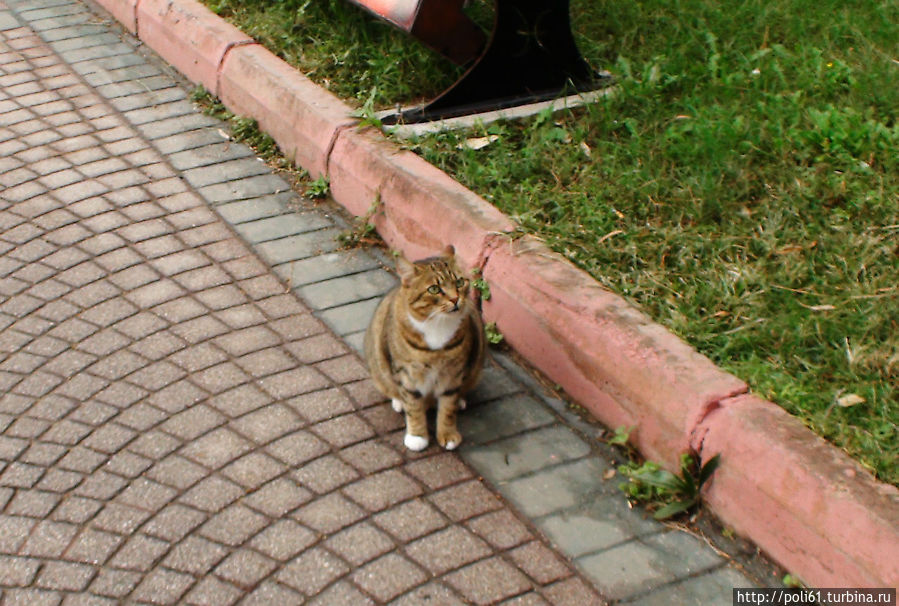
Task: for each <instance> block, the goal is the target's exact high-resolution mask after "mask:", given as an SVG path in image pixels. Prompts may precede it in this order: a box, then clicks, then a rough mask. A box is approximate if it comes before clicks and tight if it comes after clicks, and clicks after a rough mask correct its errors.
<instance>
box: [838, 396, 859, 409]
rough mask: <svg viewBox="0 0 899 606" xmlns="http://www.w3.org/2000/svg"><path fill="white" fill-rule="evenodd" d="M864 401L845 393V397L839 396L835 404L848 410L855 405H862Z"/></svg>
mask: <svg viewBox="0 0 899 606" xmlns="http://www.w3.org/2000/svg"><path fill="white" fill-rule="evenodd" d="M865 402H866V400H865V399H864V398H863V397H861V396H859V395H856V394H854V393H847V394H846V395H845V396H840V397H839V398H837V404H839V405H840V406H842V407H843V408H849V407H850V406H855V405H856V404H864V403H865Z"/></svg>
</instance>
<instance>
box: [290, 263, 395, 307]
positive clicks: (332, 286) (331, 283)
mask: <svg viewBox="0 0 899 606" xmlns="http://www.w3.org/2000/svg"><path fill="white" fill-rule="evenodd" d="M395 285H396V278H394V276H393V274H391V273H390V272H388V271H386V270H383V269H372V270H369V271H366V272H363V273H359V274H353V275H350V276H342V277H339V278H334V279H331V280H326V281H324V282H317V283H315V284H309V285H307V286H303V287H300V288H298V289H296V290H297V294H299V295H300V296H301V297H303V299H304V300H305V301H307V302H308V303H309V305H310V306H311V307H312V308H313V309H316V310H321V309H328V308H330V307H337V306H338V305H346V304H347V303H353V302H355V301H362V300H365V299H371V298H372V297H380V296H382V295H384V294H386V293H387V292H388V291H390V290H391V289H392V288H393V287H394V286H395Z"/></svg>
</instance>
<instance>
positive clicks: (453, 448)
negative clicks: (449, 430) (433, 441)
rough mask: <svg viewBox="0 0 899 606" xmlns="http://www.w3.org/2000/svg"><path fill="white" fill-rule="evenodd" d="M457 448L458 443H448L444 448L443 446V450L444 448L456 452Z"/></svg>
mask: <svg viewBox="0 0 899 606" xmlns="http://www.w3.org/2000/svg"><path fill="white" fill-rule="evenodd" d="M458 446H459V442H453V441H449V442H447V443H446V446H444V448H446V449H447V450H456V448H457V447H458Z"/></svg>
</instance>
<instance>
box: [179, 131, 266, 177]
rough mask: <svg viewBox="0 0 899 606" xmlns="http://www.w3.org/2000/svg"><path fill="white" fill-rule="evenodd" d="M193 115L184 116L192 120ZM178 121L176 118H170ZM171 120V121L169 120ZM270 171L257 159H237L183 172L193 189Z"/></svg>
mask: <svg viewBox="0 0 899 606" xmlns="http://www.w3.org/2000/svg"><path fill="white" fill-rule="evenodd" d="M194 115H195V114H191V115H190V116H186V117H185V118H187V117H190V118H192V117H193V116H194ZM172 119H178V118H172ZM170 120H171V119H170ZM270 172H271V171H270V169H269V168H268V166H266V165H265V163H263V162H261V161H259V160H258V159H257V158H239V159H237V160H230V161H227V162H216V163H215V164H210V165H208V166H199V167H197V168H191V169H188V170H185V171H183V175H184V178H185V179H186V180H187V182H188V183H190V184H191V185H192V186H193V187H197V188H200V187H205V186H207V185H215V184H217V183H227V182H229V181H237V180H239V179H243V178H245V177H255V176H258V175H268V174H269V173H270Z"/></svg>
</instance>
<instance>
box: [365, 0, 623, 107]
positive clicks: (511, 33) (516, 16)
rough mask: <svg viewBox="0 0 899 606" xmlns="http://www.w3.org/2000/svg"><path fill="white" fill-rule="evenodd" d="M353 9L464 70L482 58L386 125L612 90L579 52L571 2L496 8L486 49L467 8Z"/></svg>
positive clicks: (436, 3)
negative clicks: (404, 33)
mask: <svg viewBox="0 0 899 606" xmlns="http://www.w3.org/2000/svg"><path fill="white" fill-rule="evenodd" d="M350 1H351V2H354V3H355V4H358V5H360V6H362V7H364V8H366V9H368V10H370V11H371V12H373V13H375V14H376V15H379V16H380V17H382V18H383V19H385V20H387V21H389V22H390V23H393V24H394V25H396V26H397V27H399V28H401V29H404V30H406V31H408V32H409V33H410V34H412V35H413V36H416V37H417V38H419V39H420V40H422V42H424V43H425V44H427V45H428V46H430V47H432V48H434V49H436V50H438V51H439V52H441V53H442V54H444V55H445V56H447V57H449V58H450V59H452V60H454V61H455V62H456V63H459V64H461V65H465V64H466V63H467V62H469V61H471V60H472V58H474V57H475V56H476V57H477V58H476V59H475V60H474V63H473V64H472V65H471V67H470V68H469V69H468V71H466V72H465V74H464V75H463V76H462V77H461V78H459V80H458V81H456V83H455V84H453V85H452V86H451V87H450V88H448V89H447V90H446V91H444V92H443V93H442V94H440V95H439V96H438V97H437V98H436V99H434V100H433V101H431V102H430V103H428V104H427V105H425V106H423V107H421V108H417V109H413V110H407V111H405V112H401V113H399V114H395V115H392V116H388V117H386V118H383V119H382V122H384V123H385V124H395V123H405V124H413V123H417V122H427V121H431V120H439V119H443V118H451V117H455V116H461V115H466V114H471V113H478V112H483V111H489V110H494V109H503V108H508V107H514V106H516V105H521V104H524V103H531V102H534V101H540V100H545V99H552V98H555V97H559V96H562V95H565V94H571V93H574V92H582V91H587V90H594V89H597V88H600V87H602V86H603V85H605V84H607V83H608V82H607V81H608V78H607V77H603V76H600V75H599V74H598V73H597V72H595V71H594V70H593V69H592V68H591V67H590V66H589V65H588V64H587V62H586V61H585V60H584V58H583V57H582V56H581V54H580V52H579V51H578V49H577V45H576V44H575V42H574V37H573V35H572V33H571V20H570V18H569V12H568V0H494V1H495V6H496V12H495V17H494V24H493V32H492V33H491V35H490V38H489V41H488V42H487V44H486V46H484V45H483V39H484V35H483V32H481V31H480V29H478V28H477V26H476V25H475V24H474V23H473V22H472V21H471V20H470V19H469V18H468V17H467V16H466V15H465V14H464V13H463V12H462V7H463V4H464V0H350ZM472 28H473V29H474V30H477V33H478V34H479V35H480V37H478V36H477V35H476V34H475V33H474V31H473V29H472ZM481 49H483V50H481ZM479 51H480V52H479Z"/></svg>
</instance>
